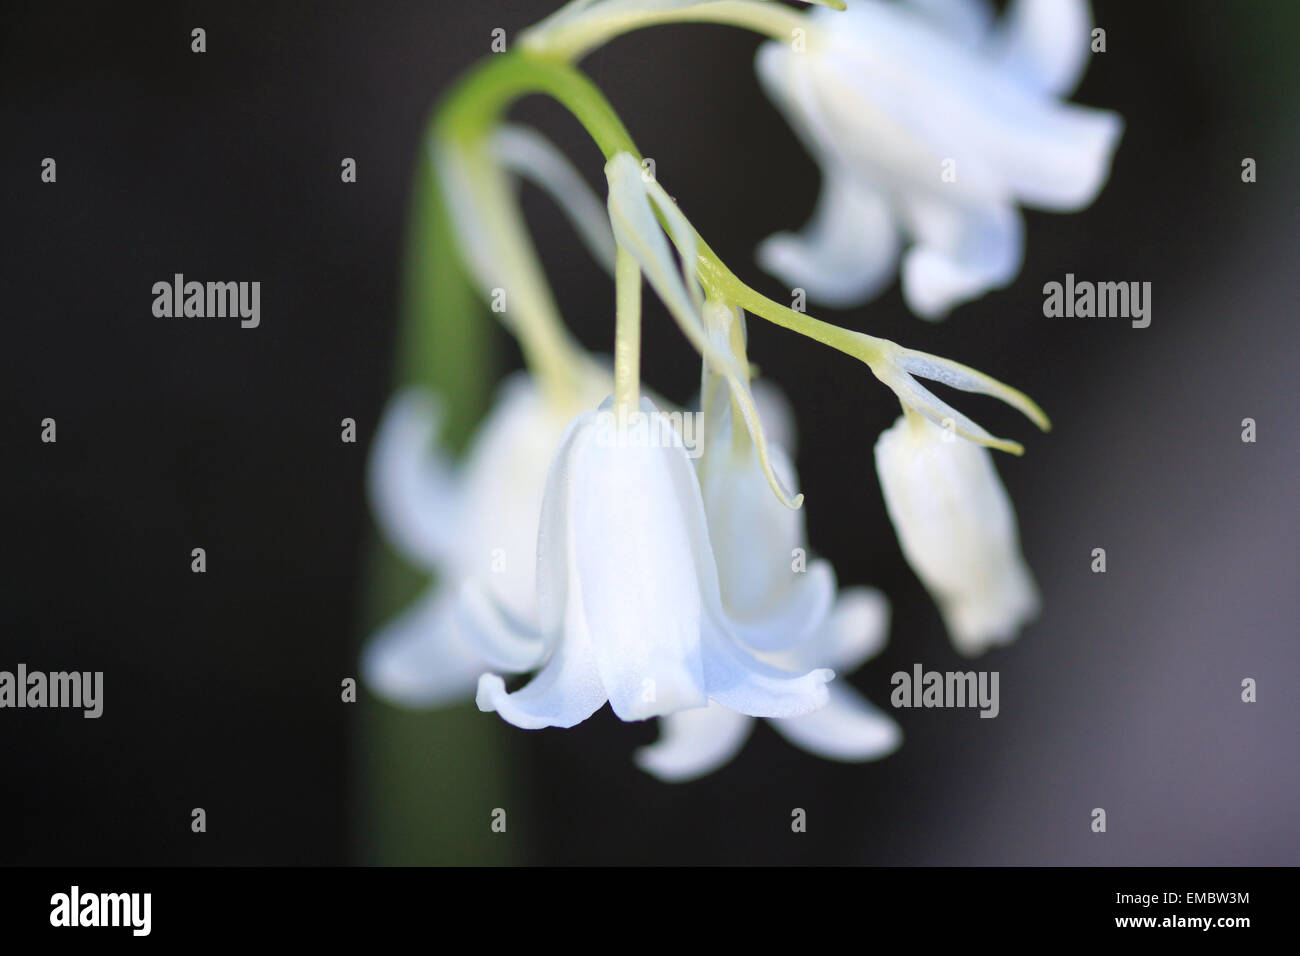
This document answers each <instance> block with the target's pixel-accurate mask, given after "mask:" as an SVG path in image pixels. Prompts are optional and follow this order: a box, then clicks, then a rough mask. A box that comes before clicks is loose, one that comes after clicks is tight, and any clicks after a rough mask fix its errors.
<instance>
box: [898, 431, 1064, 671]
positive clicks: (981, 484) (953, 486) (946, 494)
mask: <svg viewBox="0 0 1300 956" xmlns="http://www.w3.org/2000/svg"><path fill="white" fill-rule="evenodd" d="M876 471H877V473H878V474H879V476H880V486H881V489H882V491H883V492H884V496H885V506H886V508H887V509H888V511H889V517H890V520H891V521H893V524H894V528H895V530H896V531H897V532H898V541H899V544H900V545H901V547H902V549H903V555H904V557H906V558H907V562H908V564H910V565H911V566H912V569H913V570H914V571H915V572H916V574H917V577H919V578H920V579H921V582H922V583H923V584H924V585H925V587H926V589H927V590H928V591H929V592H930V594H931V596H932V597H933V598H934V600H935V602H936V603H937V604H938V605H939V610H940V611H941V612H942V614H943V619H944V622H945V623H946V625H947V627H948V632H949V634H950V636H951V637H952V641H953V644H954V645H955V646H956V647H957V649H958V650H959V651H961V652H962V653H964V654H978V653H980V652H981V651H984V650H987V649H988V648H989V647H992V646H996V645H1000V644H1007V643H1009V642H1010V641H1012V640H1014V639H1015V637H1016V635H1017V633H1018V632H1019V630H1020V627H1021V626H1022V625H1023V624H1024V623H1025V622H1026V621H1028V620H1029V619H1030V618H1032V617H1033V616H1034V615H1035V614H1037V612H1038V589H1037V587H1036V586H1035V585H1034V579H1033V576H1032V575H1031V574H1030V572H1029V568H1028V567H1027V566H1026V565H1025V561H1024V558H1023V557H1022V556H1021V553H1020V542H1019V537H1018V534H1017V530H1016V516H1015V512H1014V511H1013V509H1012V507H1011V501H1010V500H1009V498H1008V497H1007V492H1006V489H1005V488H1003V486H1002V482H1001V481H1000V480H999V478H998V474H997V471H996V470H995V469H994V467H993V461H992V458H991V456H990V454H989V451H988V449H986V448H983V447H981V446H980V445H977V444H975V443H974V442H971V441H967V440H966V439H964V438H961V437H959V436H957V435H956V434H955V433H954V432H952V431H951V430H950V429H945V428H943V427H941V426H938V425H935V424H933V423H932V422H930V421H928V420H927V419H925V418H923V417H922V416H920V415H918V414H916V413H912V412H909V413H907V414H905V415H904V416H903V417H901V418H899V419H898V421H897V422H896V423H895V424H894V426H893V427H892V428H889V429H887V430H886V431H885V432H884V433H883V434H882V435H881V436H880V439H879V441H877V442H876Z"/></svg>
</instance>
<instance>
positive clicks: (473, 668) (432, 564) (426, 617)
mask: <svg viewBox="0 0 1300 956" xmlns="http://www.w3.org/2000/svg"><path fill="white" fill-rule="evenodd" d="M582 380H583V382H584V383H585V384H584V387H583V392H584V398H585V399H587V400H592V399H591V396H593V395H596V394H603V393H604V391H605V390H606V389H607V388H608V383H607V380H606V377H605V376H604V375H603V374H600V373H599V372H598V371H596V370H594V369H592V370H588V371H587V372H586V373H585V374H584V376H583V379H582ZM568 412H569V409H567V408H565V407H563V406H556V405H555V404H554V403H553V402H548V401H547V400H545V399H544V398H543V396H542V394H541V391H540V389H539V387H538V385H537V383H536V382H535V381H534V380H533V379H532V378H531V377H529V376H528V375H526V374H524V373H519V374H516V375H514V376H512V377H510V378H508V379H507V380H506V381H505V382H504V383H503V384H502V386H501V388H500V390H499V392H498V395H497V398H496V401H495V404H494V406H493V408H492V410H491V412H490V413H489V414H488V416H487V418H486V419H485V420H484V422H483V424H482V426H481V427H480V429H479V431H478V433H477V435H476V437H475V439H474V441H473V443H472V445H471V447H470V448H469V451H468V454H467V455H466V458H465V460H464V462H463V464H456V463H455V462H453V461H452V459H451V458H450V456H448V455H447V454H446V453H444V452H442V451H441V450H439V449H438V448H437V447H436V445H434V443H433V440H434V438H435V436H436V433H437V426H438V419H437V413H436V405H435V404H434V402H433V401H432V399H431V398H430V397H429V396H428V395H427V393H425V392H423V391H421V390H418V389H411V390H408V391H405V392H402V393H399V394H398V395H397V396H396V397H395V398H394V399H393V401H392V403H391V404H390V406H389V408H388V409H387V410H386V412H385V414H384V417H383V421H382V422H381V424H380V428H379V431H378V434H377V436H376V438H375V442H374V444H373V446H372V449H371V458H370V481H369V485H370V496H371V504H372V509H373V511H374V514H375V516H376V519H377V520H378V522H379V525H380V527H381V529H382V530H383V532H384V535H385V537H386V538H387V539H388V541H389V542H390V543H391V544H392V545H393V547H394V548H395V549H396V550H397V551H398V552H399V553H400V554H401V555H402V556H403V557H405V558H406V559H407V560H408V561H410V562H411V563H412V564H413V565H415V566H416V567H419V568H422V569H425V570H427V571H429V572H432V573H433V574H434V576H435V581H434V583H433V584H432V585H431V587H430V588H429V590H428V592H427V593H426V594H425V595H424V596H423V597H422V598H421V599H420V600H419V601H418V602H417V603H416V604H415V605H414V606H413V607H412V608H410V609H408V610H407V611H406V612H404V613H403V614H401V615H399V616H398V617H397V618H396V619H394V620H393V621H391V622H389V623H388V624H387V625H385V626H384V627H383V628H381V629H380V631H379V632H378V633H377V634H376V635H375V636H374V637H373V638H372V639H371V641H370V642H369V644H368V645H367V646H366V649H365V651H364V655H363V661H362V672H363V674H364V677H365V680H366V682H367V684H369V686H370V687H371V688H372V689H373V690H374V691H375V692H377V693H379V694H380V695H382V696H384V697H386V698H388V699H390V700H392V701H394V702H396V703H401V704H405V705H407V706H432V705H437V704H444V703H451V702H454V701H455V700H458V699H462V698H468V697H470V696H472V694H473V692H474V687H475V685H476V682H477V680H478V677H479V675H480V674H482V673H483V672H484V671H486V670H489V669H493V668H495V669H499V670H505V671H510V672H518V671H526V670H530V669H531V668H533V667H534V666H536V665H537V664H538V663H540V660H541V658H542V654H543V649H542V645H541V642H540V640H538V639H537V638H536V637H535V634H533V633H532V631H531V630H530V627H529V626H528V622H532V621H535V620H536V618H537V613H538V612H537V595H536V584H535V574H536V543H537V523H538V514H539V512H540V510H541V504H542V492H543V490H544V488H545V485H546V474H547V471H548V469H549V468H550V463H551V459H552V457H553V456H554V453H555V449H556V447H558V445H559V443H560V439H561V437H563V435H564V430H565V428H566V427H567V426H568V423H569V420H570V415H569V414H568ZM467 617H470V618H474V619H476V626H475V628H474V630H475V632H476V633H481V632H483V631H485V630H489V629H490V628H491V626H492V625H495V631H496V633H497V634H498V639H497V640H495V641H493V642H491V643H488V644H486V645H484V643H483V642H480V644H479V646H471V645H470V644H469V643H467V642H466V640H465V638H464V633H463V632H464V630H465V628H464V627H462V624H463V622H464V621H465V619H466V618H467ZM483 620H487V621H488V622H489V623H488V624H484V623H482V622H483ZM510 621H516V622H522V623H520V624H519V625H518V626H517V627H514V628H509V627H507V626H506V624H505V623H503V622H510Z"/></svg>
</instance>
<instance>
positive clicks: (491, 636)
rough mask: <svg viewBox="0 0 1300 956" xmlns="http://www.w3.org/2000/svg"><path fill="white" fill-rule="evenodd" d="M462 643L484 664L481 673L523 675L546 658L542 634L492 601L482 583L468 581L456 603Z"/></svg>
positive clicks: (457, 622)
mask: <svg viewBox="0 0 1300 956" xmlns="http://www.w3.org/2000/svg"><path fill="white" fill-rule="evenodd" d="M456 627H457V628H458V629H459V631H460V635H461V639H462V640H463V641H464V642H465V643H466V644H467V645H468V646H469V647H471V648H473V650H474V651H475V652H476V653H477V654H478V655H479V656H480V657H481V658H482V659H483V660H484V661H486V662H487V666H485V667H483V668H481V670H488V669H492V670H503V671H510V672H512V673H523V672H524V671H530V670H533V669H534V668H535V667H537V666H538V665H539V664H541V663H542V661H543V660H544V659H545V657H546V647H545V645H544V643H543V641H542V635H541V632H540V631H538V630H537V629H536V628H535V627H534V626H532V625H531V624H529V623H527V622H524V621H521V620H520V619H519V618H517V617H515V616H514V615H512V614H511V613H510V611H509V610H508V609H506V608H504V607H502V606H501V604H500V603H498V602H497V601H494V600H493V599H492V596H491V594H489V593H488V591H487V590H486V589H485V588H483V587H482V586H481V585H480V584H479V583H478V582H476V581H473V580H467V581H464V582H463V583H462V584H461V586H460V593H459V595H458V600H457V602H456Z"/></svg>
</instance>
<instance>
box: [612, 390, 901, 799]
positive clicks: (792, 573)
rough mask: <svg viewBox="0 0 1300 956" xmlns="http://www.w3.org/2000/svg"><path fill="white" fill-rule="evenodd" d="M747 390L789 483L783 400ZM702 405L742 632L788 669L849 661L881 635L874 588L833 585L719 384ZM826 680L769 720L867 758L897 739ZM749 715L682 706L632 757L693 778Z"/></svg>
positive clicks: (714, 534) (719, 542)
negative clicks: (803, 711)
mask: <svg viewBox="0 0 1300 956" xmlns="http://www.w3.org/2000/svg"><path fill="white" fill-rule="evenodd" d="M708 387H709V383H708V376H707V375H706V385H705V388H706V390H707V389H708ZM753 394H754V397H755V401H756V404H757V406H758V411H759V414H760V416H761V417H762V418H763V419H764V421H765V423H768V427H767V432H768V437H769V445H768V453H769V455H770V456H771V458H772V465H773V467H774V468H776V469H777V471H778V472H779V474H780V475H781V477H782V480H783V481H784V482H785V483H786V484H787V485H788V486H790V487H794V486H795V481H796V478H797V476H796V475H795V471H794V467H793V465H792V464H791V463H790V461H789V459H788V458H787V456H786V454H785V452H784V450H783V449H782V447H781V445H780V444H779V443H778V442H779V440H780V439H786V440H792V439H793V433H792V430H791V428H790V426H789V425H786V424H785V423H784V418H785V415H786V413H785V409H784V407H783V406H784V399H783V398H782V397H781V396H780V393H779V392H776V391H775V390H774V389H772V388H771V387H766V388H764V387H756V388H754V390H753ZM706 397H707V396H706ZM704 404H705V406H706V408H707V409H708V410H709V412H710V413H709V414H707V420H706V424H705V453H704V455H703V457H702V458H701V459H700V461H699V472H700V480H701V484H702V488H703V495H704V508H705V512H706V514H707V517H708V525H709V536H710V540H711V541H712V542H713V549H714V555H715V556H716V558H717V563H718V575H719V579H720V583H721V593H722V603H723V607H724V608H725V610H726V612H727V614H728V615H729V616H730V617H731V618H732V620H733V621H734V622H735V623H736V625H737V632H738V634H740V635H741V638H742V640H744V641H746V643H747V645H748V646H749V648H750V649H751V650H753V651H754V652H755V653H756V654H758V655H760V656H761V657H762V658H763V659H764V660H765V661H767V662H768V663H769V664H772V665H774V666H778V667H783V668H785V669H787V670H793V671H801V670H807V669H809V668H812V667H817V666H829V667H833V668H835V670H836V672H837V673H840V674H843V673H847V672H848V671H851V670H854V669H856V668H857V667H858V666H859V665H860V664H861V663H863V662H864V661H865V660H867V659H868V658H870V657H872V656H874V655H875V654H876V653H877V652H878V651H879V650H880V649H881V648H882V647H883V646H884V643H885V637H886V633H887V630H888V618H889V606H888V602H887V601H886V600H885V598H884V596H883V595H881V594H880V593H879V592H878V591H875V590H873V589H870V588H848V589H845V590H844V591H841V592H840V593H839V594H838V596H837V595H836V582H835V574H834V571H833V570H832V568H831V566H830V564H829V563H828V562H826V561H824V560H818V559H814V560H808V558H807V540H806V533H805V528H804V513H803V510H802V509H798V510H795V509H791V508H788V507H786V506H785V505H784V504H783V503H782V502H781V501H780V500H778V499H777V498H776V496H775V495H773V494H772V490H771V488H770V486H769V482H768V479H767V477H766V475H765V474H764V471H763V468H762V465H761V463H760V462H759V461H758V456H757V455H756V454H755V451H754V447H753V444H752V442H751V441H750V440H749V434H748V431H747V430H746V429H745V428H743V427H741V428H739V429H733V426H732V417H731V414H730V412H729V411H727V405H728V401H727V398H726V396H725V391H724V394H723V396H722V397H721V398H719V397H717V396H715V397H714V398H713V400H712V401H708V400H706V401H705V403H704ZM774 426H775V427H774ZM828 690H829V699H828V701H827V704H826V706H825V707H823V708H821V709H820V710H817V711H814V712H813V713H810V714H807V715H805V716H801V717H791V718H787V719H782V720H774V721H772V726H773V727H775V728H776V729H777V730H778V731H779V732H780V733H782V734H783V735H784V736H785V737H787V738H788V739H789V740H791V741H792V742H793V743H795V744H797V745H798V746H800V747H802V748H804V749H805V750H808V751H810V752H812V753H815V754H818V755H820V756H823V757H829V758H831V759H836V760H850V761H860V760H871V759H875V758H878V757H882V756H885V755H886V754H888V753H891V752H892V751H893V750H895V749H896V748H897V747H898V744H899V743H900V741H901V739H902V734H901V731H900V730H899V728H898V725H897V724H895V723H894V721H893V720H891V719H890V718H889V717H888V716H886V715H885V714H884V713H882V712H881V711H879V710H878V709H876V708H875V707H874V706H872V705H871V704H870V703H869V702H868V701H867V700H866V699H865V698H863V697H862V696H861V695H860V694H859V693H858V692H857V691H856V690H854V689H853V687H852V686H850V685H849V684H848V683H846V682H845V681H844V680H842V679H841V680H837V681H835V682H834V683H832V684H831V685H830V686H829V688H828ZM752 726H753V724H752V721H751V720H750V718H748V717H746V716H744V715H742V714H738V713H735V712H734V711H729V710H727V709H726V708H724V707H720V706H717V705H715V704H714V705H710V706H709V707H707V708H698V709H693V710H681V711H678V712H677V713H674V714H670V715H668V716H666V717H664V718H663V719H662V720H661V721H660V738H659V740H658V741H657V742H655V743H654V744H652V745H651V746H648V747H644V748H642V749H641V750H640V751H639V752H638V753H637V758H636V759H637V763H638V765H639V766H640V767H641V768H642V769H644V770H646V771H648V772H649V773H652V774H654V775H655V776H657V777H659V778H660V779H662V780H666V781H671V782H678V781H682V780H689V779H693V778H695V777H699V776H702V775H704V774H706V773H710V772H712V771H713V770H715V769H717V768H718V767H720V766H721V765H722V764H724V763H726V762H727V761H728V760H730V759H731V758H732V757H733V756H734V755H735V754H736V753H737V752H738V751H739V750H740V748H741V747H742V746H743V745H744V743H745V741H746V740H747V739H748V737H749V733H750V730H751V729H752Z"/></svg>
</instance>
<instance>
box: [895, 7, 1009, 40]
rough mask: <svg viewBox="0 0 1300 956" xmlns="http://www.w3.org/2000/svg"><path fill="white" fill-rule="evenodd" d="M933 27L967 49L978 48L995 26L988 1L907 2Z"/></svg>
mask: <svg viewBox="0 0 1300 956" xmlns="http://www.w3.org/2000/svg"><path fill="white" fill-rule="evenodd" d="M907 3H908V5H909V6H911V7H912V8H913V9H915V10H916V11H917V12H918V13H920V14H921V15H922V16H924V17H926V18H927V19H929V21H930V23H931V25H932V26H934V28H935V29H937V30H939V31H940V32H942V33H946V34H947V35H948V36H950V37H952V38H953V39H954V40H957V41H958V42H959V43H961V44H963V45H964V46H967V47H971V48H974V47H977V46H979V45H980V44H981V43H982V42H983V41H984V40H985V39H986V38H987V37H988V34H989V29H990V28H991V27H992V25H993V8H992V7H991V6H990V5H989V3H988V0H907Z"/></svg>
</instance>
